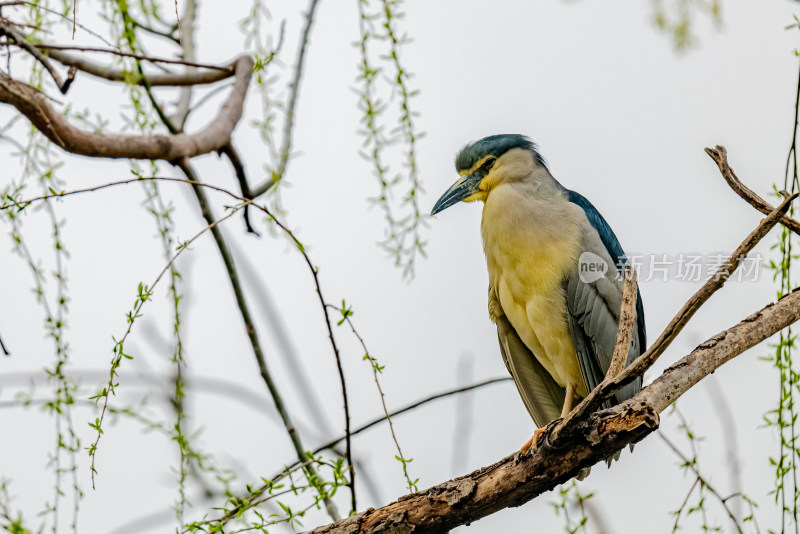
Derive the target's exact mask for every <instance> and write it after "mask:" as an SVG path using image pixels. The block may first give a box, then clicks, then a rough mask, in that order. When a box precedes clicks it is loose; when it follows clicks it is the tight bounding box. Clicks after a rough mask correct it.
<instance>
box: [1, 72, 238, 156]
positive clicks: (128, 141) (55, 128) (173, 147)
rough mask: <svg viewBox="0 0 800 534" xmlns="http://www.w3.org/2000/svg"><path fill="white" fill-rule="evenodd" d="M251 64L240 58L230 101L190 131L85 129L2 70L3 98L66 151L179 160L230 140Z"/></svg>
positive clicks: (91, 154) (85, 154) (43, 97)
mask: <svg viewBox="0 0 800 534" xmlns="http://www.w3.org/2000/svg"><path fill="white" fill-rule="evenodd" d="M252 68H253V60H252V59H251V58H250V57H249V56H242V57H240V58H239V59H237V60H236V62H235V70H236V74H235V77H236V82H235V84H234V86H233V90H232V91H231V94H230V96H229V97H228V100H227V101H226V102H225V103H224V104H223V105H222V107H221V108H220V110H219V113H218V114H217V116H216V117H215V118H214V120H212V122H211V123H210V124H209V125H208V126H207V127H206V128H205V129H204V130H201V131H199V132H197V133H194V134H189V135H187V134H177V135H152V136H151V135H121V134H107V133H97V132H89V131H84V130H81V129H79V128H76V127H74V126H72V125H71V124H69V122H67V120H66V119H65V118H64V117H63V116H62V115H61V114H60V113H59V112H57V111H56V110H55V109H53V108H52V106H50V104H49V103H48V102H47V99H46V97H45V96H44V95H43V94H42V93H40V92H39V91H37V90H36V89H34V88H33V87H31V86H30V85H27V84H24V83H22V82H19V81H17V80H14V79H13V78H11V77H10V76H8V75H7V74H5V73H2V72H0V102H4V103H7V104H11V105H12V106H14V107H16V108H17V109H18V110H19V111H20V112H21V113H22V114H23V115H25V116H26V117H27V118H28V120H30V121H31V123H33V125H34V126H36V127H37V128H38V129H39V130H40V131H41V132H42V133H43V134H44V135H45V136H46V137H47V138H48V139H50V140H51V141H53V143H55V144H56V145H58V146H59V147H61V148H63V149H64V150H66V151H67V152H72V153H75V154H80V155H83V156H91V157H103V158H129V159H154V160H166V161H169V162H175V161H178V160H180V159H181V158H192V157H194V156H198V155H200V154H207V153H209V152H213V151H215V150H219V149H220V148H221V147H223V146H225V145H226V144H227V143H228V142H230V138H231V134H232V132H233V129H234V128H235V127H236V125H237V124H238V122H239V119H241V116H242V107H243V105H244V98H245V95H246V94H247V88H248V85H249V83H250V75H251V71H252Z"/></svg>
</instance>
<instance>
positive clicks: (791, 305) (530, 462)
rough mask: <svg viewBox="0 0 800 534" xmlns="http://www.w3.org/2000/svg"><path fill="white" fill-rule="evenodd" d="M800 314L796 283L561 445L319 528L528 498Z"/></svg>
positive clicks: (423, 527)
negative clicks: (776, 298) (786, 291)
mask: <svg viewBox="0 0 800 534" xmlns="http://www.w3.org/2000/svg"><path fill="white" fill-rule="evenodd" d="M799 319H800V291H797V290H796V291H793V292H792V293H790V294H789V295H786V296H785V297H783V298H782V299H780V300H779V301H778V302H776V303H771V304H769V305H767V306H766V307H764V308H762V309H761V310H759V311H758V312H756V313H754V314H753V315H751V316H750V317H748V318H746V319H744V320H743V321H741V322H740V323H738V324H736V325H735V326H733V327H731V328H729V329H728V330H725V331H723V332H721V333H719V334H717V335H716V336H714V337H712V338H711V339H709V340H708V341H706V342H704V343H702V344H701V345H699V346H698V347H697V348H696V349H695V350H694V351H692V352H691V354H689V355H687V356H685V357H684V358H682V359H681V360H680V361H678V362H677V363H676V364H674V365H672V366H671V367H669V368H668V369H667V370H665V371H664V373H663V374H662V375H661V376H660V377H659V378H658V379H656V380H655V381H654V382H653V383H652V384H650V385H649V386H647V387H645V388H644V389H642V391H640V392H639V393H638V394H637V395H636V396H635V397H633V398H631V399H629V400H627V401H625V402H624V403H622V404H620V405H618V406H614V407H613V408H610V409H608V410H602V411H599V412H595V413H592V414H591V415H589V417H588V418H587V419H585V420H583V421H580V422H579V423H578V426H577V427H576V428H575V430H574V432H573V433H572V434H571V435H570V436H568V439H567V440H566V441H565V442H564V446H563V447H562V448H558V449H557V448H554V447H553V446H552V445H551V444H550V441H549V440H548V439H546V438H547V436H546V437H545V439H544V440H543V444H542V446H541V447H539V449H538V450H537V451H536V452H535V454H533V455H532V456H525V457H520V455H519V454H514V455H512V456H508V457H506V458H504V459H503V460H500V461H499V462H497V463H496V464H494V465H491V466H488V467H484V468H482V469H480V470H478V471H475V472H474V473H471V474H469V475H466V476H462V477H459V478H456V479H453V480H450V481H447V482H445V483H443V484H439V485H437V486H434V487H432V488H430V489H428V490H426V491H423V492H419V493H415V494H412V495H407V496H405V497H401V498H400V499H399V500H397V501H395V502H393V503H391V504H389V505H387V506H384V507H382V508H378V509H373V508H370V509H368V510H367V511H365V512H362V513H360V514H356V515H354V516H351V517H349V518H347V519H345V520H343V521H340V522H337V523H334V524H331V525H326V526H322V527H319V528H317V529H315V530H313V531H312V532H313V533H314V534H340V533H341V534H344V533H348V534H355V533H378V532H389V531H391V532H410V531H412V530H413V532H414V533H415V534H424V533H434V532H447V531H448V530H450V529H452V528H455V527H457V526H458V525H464V524H469V523H472V522H474V521H476V520H478V519H481V518H482V517H485V516H487V515H489V514H492V513H494V512H497V511H498V510H501V509H503V508H507V507H509V506H519V505H521V504H524V503H525V502H527V501H529V500H531V499H533V498H534V497H536V496H538V495H541V494H542V493H544V492H546V491H549V490H552V489H553V488H555V487H556V486H558V485H559V484H561V483H563V482H565V481H567V480H569V479H570V478H571V477H573V476H575V475H576V474H577V473H578V471H580V470H581V469H582V468H583V467H587V466H590V465H593V464H594V463H597V462H599V461H601V460H604V459H606V458H608V457H609V456H611V455H612V454H614V453H615V452H616V451H619V450H621V449H622V448H624V447H625V446H626V445H628V444H629V443H633V442H636V441H639V440H641V439H642V438H644V437H645V436H647V435H648V434H650V433H651V432H653V431H654V430H656V429H657V428H658V425H659V416H658V414H659V413H660V412H661V411H663V410H664V409H665V408H667V407H668V406H669V405H670V404H672V403H673V402H674V401H675V400H676V399H677V398H678V397H680V396H681V395H683V394H684V393H685V392H686V391H688V390H689V389H690V388H691V387H692V386H694V385H695V384H697V383H698V382H699V381H700V380H702V379H703V378H704V377H706V376H708V375H709V374H711V373H712V372H714V371H715V370H716V369H717V368H718V367H720V366H721V365H723V364H724V363H725V362H727V361H729V360H731V359H733V358H734V357H736V356H738V355H739V354H741V353H742V352H744V351H745V350H747V349H749V348H751V347H753V346H755V345H757V344H758V343H760V342H761V341H763V340H765V339H767V338H768V337H769V336H771V335H773V334H775V333H776V332H778V331H780V330H781V329H783V328H785V327H786V326H788V325H790V324H792V323H794V322H795V321H797V320H799ZM552 428H553V427H552V426H551V427H550V430H549V431H552ZM549 431H548V433H549Z"/></svg>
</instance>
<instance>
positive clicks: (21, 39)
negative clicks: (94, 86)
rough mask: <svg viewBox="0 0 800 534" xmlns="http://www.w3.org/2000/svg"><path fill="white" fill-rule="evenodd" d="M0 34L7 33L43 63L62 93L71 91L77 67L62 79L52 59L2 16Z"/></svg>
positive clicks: (71, 69)
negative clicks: (51, 61)
mask: <svg viewBox="0 0 800 534" xmlns="http://www.w3.org/2000/svg"><path fill="white" fill-rule="evenodd" d="M0 35H6V36H8V37H10V38H11V40H12V41H13V42H14V44H16V45H17V46H19V47H20V48H22V49H23V50H25V51H26V52H28V53H29V54H30V55H32V56H33V58H34V59H35V60H36V61H38V62H39V63H41V64H42V66H43V67H44V68H45V69H46V70H47V72H48V73H50V76H51V77H52V78H53V81H54V82H55V83H56V86H57V87H58V90H59V91H61V94H62V95H65V94H67V91H69V87H70V85H72V82H73V80H75V73H76V72H77V70H76V68H75V67H70V69H69V71H68V72H67V78H66V79H65V80H63V81H62V80H61V75H60V74H59V73H58V71H57V70H56V69H55V67H53V65H52V64H51V63H50V60H49V59H48V58H47V56H45V55H44V54H42V52H41V51H40V50H39V49H37V48H36V46H35V45H32V44H31V43H29V42H28V41H27V39H26V38H25V36H24V35H22V34H21V33H19V32H18V31H17V30H15V29H14V28H12V27H11V23H10V21H8V20H6V19H4V18H2V17H0Z"/></svg>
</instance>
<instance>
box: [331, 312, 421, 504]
mask: <svg viewBox="0 0 800 534" xmlns="http://www.w3.org/2000/svg"><path fill="white" fill-rule="evenodd" d="M328 307H329V308H332V309H334V310H337V311H339V312H340V313H341V314H342V316H343V317H344V320H345V321H347V325H348V326H349V327H350V330H352V331H353V335H355V336H356V339H358V342H359V343H360V344H361V348H362V349H364V358H365V359H368V360H369V363H370V367H371V368H372V377H373V379H374V381H375V386H377V388H378V393H379V394H380V396H381V406H382V407H383V413H384V415H385V416H386V422H387V423H389V431H390V432H391V434H392V440H394V445H395V448H396V449H397V454H398V458H400V462H401V463H402V464H403V475H404V476H405V477H406V482H407V483H408V489H409V491H413V489H414V488H415V487H416V484H414V482H413V481H412V480H411V477H410V476H409V474H408V468H407V464H408V462H407V459H406V457H405V456H404V455H403V450H402V449H401V448H400V442H399V441H398V440H397V434H396V433H395V431H394V424H392V416H391V415H390V414H389V410H388V408H386V395H384V393H383V388H381V383H380V380H378V367H377V365H378V364H377V362H376V361H375V358H373V357H372V356H370V353H369V349H367V344H366V343H365V342H364V338H362V337H361V334H359V333H358V331H357V330H356V327H355V325H354V324H353V321H352V319H350V315H349V314H347V313H345V310H344V309H342V308H339V307H337V306H333V305H331V304H328ZM351 313H352V312H351ZM345 438H346V439H347V443H348V447H349V443H350V432H349V431H348V432H347V433H346V434H345ZM353 510H356V508H355V507H354V508H353Z"/></svg>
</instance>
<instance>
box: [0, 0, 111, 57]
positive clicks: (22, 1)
mask: <svg viewBox="0 0 800 534" xmlns="http://www.w3.org/2000/svg"><path fill="white" fill-rule="evenodd" d="M0 5H2V6H3V7H6V6H8V7H14V6H31V7H34V8H36V9H40V10H42V11H46V12H47V13H50V14H51V15H56V16H58V17H61V18H62V19H64V20H67V21H68V20H70V19H69V17H68V16H66V15H64V14H63V13H61V12H60V11H56V10H55V9H50V8H48V7H45V6H43V5H42V4H41V3H36V2H29V1H28V0H13V1H10V2H1V3H0ZM72 20H73V23H74V24H76V25H77V27H78V28H80V29H81V30H83V31H85V32H86V33H88V34H89V35H91V36H92V37H96V38H97V39H100V40H101V41H103V43H104V44H106V45H108V46H111V47H113V46H114V45H113V44H112V43H110V42H108V41H107V40H106V39H105V38H104V37H103V36H102V35H100V34H99V33H96V32H94V31H92V30H91V28H89V27H87V26H84V25H83V24H81V23H80V22H76V21H75V19H74V18H73V19H72ZM73 30H74V29H73ZM72 37H73V38H75V35H74V33H73V36H72Z"/></svg>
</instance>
